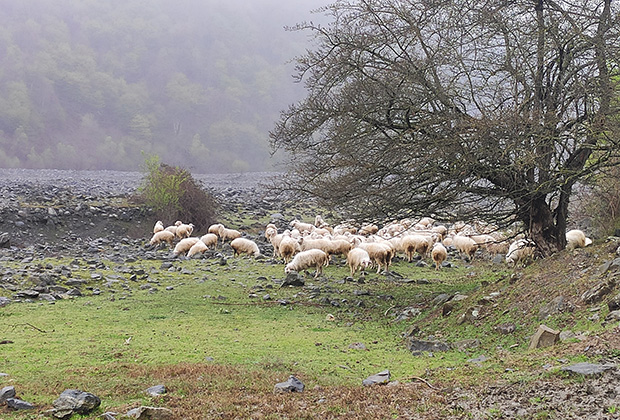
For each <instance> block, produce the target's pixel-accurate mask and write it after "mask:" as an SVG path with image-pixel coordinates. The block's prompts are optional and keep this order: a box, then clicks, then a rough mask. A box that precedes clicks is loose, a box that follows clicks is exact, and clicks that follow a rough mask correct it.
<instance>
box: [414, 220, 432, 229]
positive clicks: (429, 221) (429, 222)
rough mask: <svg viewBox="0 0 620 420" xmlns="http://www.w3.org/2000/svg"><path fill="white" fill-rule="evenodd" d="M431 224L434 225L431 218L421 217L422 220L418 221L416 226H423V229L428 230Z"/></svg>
mask: <svg viewBox="0 0 620 420" xmlns="http://www.w3.org/2000/svg"><path fill="white" fill-rule="evenodd" d="M433 223H435V219H433V218H432V217H423V218H422V219H420V221H419V222H418V223H416V224H417V225H421V226H424V228H425V229H426V228H428V227H429V226H433Z"/></svg>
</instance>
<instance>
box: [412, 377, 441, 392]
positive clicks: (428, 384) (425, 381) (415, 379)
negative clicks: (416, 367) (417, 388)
mask: <svg viewBox="0 0 620 420" xmlns="http://www.w3.org/2000/svg"><path fill="white" fill-rule="evenodd" d="M407 379H409V380H411V381H420V382H424V383H425V384H426V385H427V386H428V387H429V388H430V389H435V390H436V389H437V388H435V387H434V386H433V385H431V384H430V383H428V381H427V380H426V379H424V378H420V377H419V376H412V377H411V378H407Z"/></svg>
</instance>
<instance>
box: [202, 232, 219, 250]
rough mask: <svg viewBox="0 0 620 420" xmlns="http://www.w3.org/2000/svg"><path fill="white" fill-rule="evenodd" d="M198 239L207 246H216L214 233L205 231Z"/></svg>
mask: <svg viewBox="0 0 620 420" xmlns="http://www.w3.org/2000/svg"><path fill="white" fill-rule="evenodd" d="M200 240H201V241H202V242H203V243H204V244H205V245H206V246H207V247H211V246H212V247H213V248H214V249H215V248H217V235H216V234H215V233H205V234H204V235H202V236H201V237H200Z"/></svg>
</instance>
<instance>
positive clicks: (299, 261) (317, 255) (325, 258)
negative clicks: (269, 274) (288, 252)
mask: <svg viewBox="0 0 620 420" xmlns="http://www.w3.org/2000/svg"><path fill="white" fill-rule="evenodd" d="M328 265H329V255H327V254H326V253H325V252H323V251H321V250H320V249H309V250H307V251H302V252H300V253H299V254H297V255H295V258H293V261H291V262H290V263H288V264H287V265H286V267H285V268H284V273H285V274H288V273H290V272H291V271H297V272H300V271H302V270H307V269H308V268H310V267H315V268H316V274H315V275H314V277H315V278H316V277H318V276H319V275H321V274H323V267H327V266H328Z"/></svg>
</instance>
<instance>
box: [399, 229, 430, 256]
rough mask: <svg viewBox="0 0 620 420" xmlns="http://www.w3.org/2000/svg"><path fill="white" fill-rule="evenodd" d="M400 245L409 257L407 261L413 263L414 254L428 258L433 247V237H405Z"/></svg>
mask: <svg viewBox="0 0 620 420" xmlns="http://www.w3.org/2000/svg"><path fill="white" fill-rule="evenodd" d="M400 243H401V247H402V249H403V251H404V252H405V254H406V255H407V260H408V261H409V262H411V260H412V259H413V254H415V253H416V252H417V253H418V254H419V255H420V256H421V257H425V256H426V254H427V253H428V250H429V249H430V247H431V243H432V239H431V237H426V236H423V235H405V236H404V237H403V238H402V239H401V242H400Z"/></svg>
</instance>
